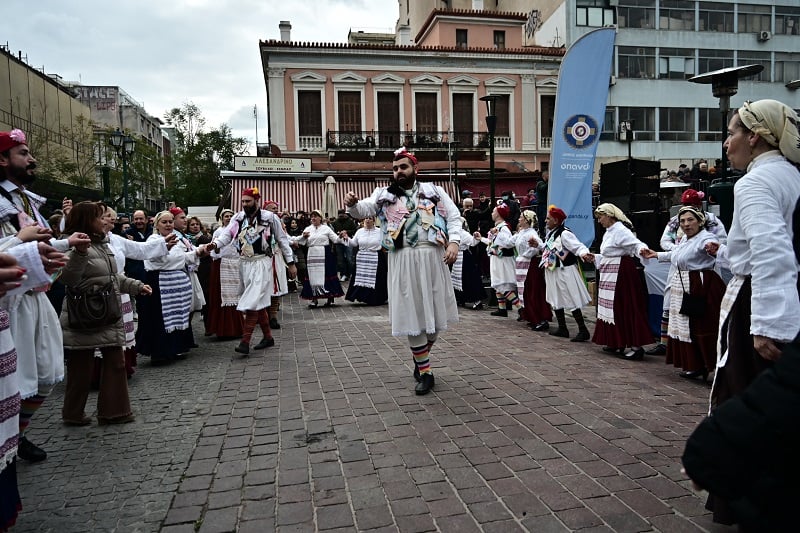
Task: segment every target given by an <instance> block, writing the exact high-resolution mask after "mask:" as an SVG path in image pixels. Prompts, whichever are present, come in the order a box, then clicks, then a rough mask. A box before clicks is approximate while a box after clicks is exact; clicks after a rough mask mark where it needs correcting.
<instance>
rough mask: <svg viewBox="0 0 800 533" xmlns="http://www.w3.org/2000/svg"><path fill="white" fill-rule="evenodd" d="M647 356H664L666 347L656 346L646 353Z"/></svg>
mask: <svg viewBox="0 0 800 533" xmlns="http://www.w3.org/2000/svg"><path fill="white" fill-rule="evenodd" d="M644 353H646V354H647V355H666V354H667V347H666V346H665V345H663V344H660V343H659V344H656V345H655V346H653V347H652V348H650V349H649V350H647V351H646V352H644Z"/></svg>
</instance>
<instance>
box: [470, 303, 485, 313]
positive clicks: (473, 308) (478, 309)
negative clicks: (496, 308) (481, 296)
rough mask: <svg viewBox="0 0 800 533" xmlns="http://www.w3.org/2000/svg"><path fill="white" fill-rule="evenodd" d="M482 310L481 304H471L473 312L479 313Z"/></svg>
mask: <svg viewBox="0 0 800 533" xmlns="http://www.w3.org/2000/svg"><path fill="white" fill-rule="evenodd" d="M482 309H483V302H475V303H474V304H472V310H473V311H480V310H482Z"/></svg>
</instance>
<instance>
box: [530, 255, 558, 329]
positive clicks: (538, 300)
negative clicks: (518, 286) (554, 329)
mask: <svg viewBox="0 0 800 533" xmlns="http://www.w3.org/2000/svg"><path fill="white" fill-rule="evenodd" d="M538 263H539V262H538V261H536V260H533V261H531V265H530V266H529V267H528V274H527V275H526V276H525V285H524V286H523V289H522V301H523V302H525V307H523V309H522V317H523V318H524V319H525V320H527V321H528V322H530V323H531V324H533V325H536V324H539V323H540V322H549V321H551V320H553V311H552V309H550V304H548V303H547V301H546V300H545V298H544V296H545V294H544V293H545V285H544V271H543V270H542V269H541V268H539V264H538Z"/></svg>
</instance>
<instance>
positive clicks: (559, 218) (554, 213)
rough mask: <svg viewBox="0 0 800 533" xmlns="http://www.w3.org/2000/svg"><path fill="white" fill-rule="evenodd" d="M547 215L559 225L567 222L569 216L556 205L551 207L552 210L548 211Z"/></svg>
mask: <svg viewBox="0 0 800 533" xmlns="http://www.w3.org/2000/svg"><path fill="white" fill-rule="evenodd" d="M547 214H548V215H550V216H551V217H552V218H553V219H554V220H555V221H556V222H558V223H559V224H561V223H562V222H564V221H565V220H567V214H566V213H565V212H564V210H563V209H560V208H558V207H556V206H554V205H551V206H550V208H549V209H548V210H547Z"/></svg>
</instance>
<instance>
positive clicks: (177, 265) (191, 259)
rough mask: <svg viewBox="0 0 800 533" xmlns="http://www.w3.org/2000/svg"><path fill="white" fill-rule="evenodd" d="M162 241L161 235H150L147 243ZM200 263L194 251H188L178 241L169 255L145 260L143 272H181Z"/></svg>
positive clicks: (181, 241) (183, 244)
mask: <svg viewBox="0 0 800 533" xmlns="http://www.w3.org/2000/svg"><path fill="white" fill-rule="evenodd" d="M157 239H160V240H162V241H163V240H164V237H162V236H161V235H157V234H155V235H150V236H149V237H148V238H147V241H145V242H149V241H154V240H157ZM199 263H200V258H199V257H197V253H196V252H195V250H194V249H189V248H188V247H187V246H186V244H185V243H184V242H183V239H178V241H177V242H176V243H175V246H173V247H172V248H171V249H170V251H169V253H167V254H166V255H164V256H162V257H158V258H156V259H146V260H145V262H144V268H145V270H148V271H151V270H183V269H184V268H186V267H187V266H189V265H197V264H199Z"/></svg>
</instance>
